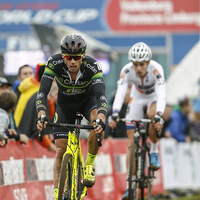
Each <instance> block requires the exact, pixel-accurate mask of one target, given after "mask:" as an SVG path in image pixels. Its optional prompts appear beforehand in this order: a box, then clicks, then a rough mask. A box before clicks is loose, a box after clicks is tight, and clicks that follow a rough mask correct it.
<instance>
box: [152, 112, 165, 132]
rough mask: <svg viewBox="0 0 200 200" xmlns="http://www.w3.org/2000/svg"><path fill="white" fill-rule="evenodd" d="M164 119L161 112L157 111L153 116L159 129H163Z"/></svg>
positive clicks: (156, 127)
mask: <svg viewBox="0 0 200 200" xmlns="http://www.w3.org/2000/svg"><path fill="white" fill-rule="evenodd" d="M164 122H165V121H164V119H163V118H162V116H161V114H159V113H157V114H156V115H155V116H154V118H153V124H154V128H155V129H156V130H157V131H159V130H161V129H162V127H163V124H164Z"/></svg>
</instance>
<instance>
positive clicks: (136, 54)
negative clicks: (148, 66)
mask: <svg viewBox="0 0 200 200" xmlns="http://www.w3.org/2000/svg"><path fill="white" fill-rule="evenodd" d="M151 57H152V52H151V49H150V47H149V46H148V45H147V44H145V43H143V42H138V43H136V44H134V45H133V46H132V47H131V48H130V50H129V52H128V59H129V60H130V61H132V62H143V61H149V60H150V59H151Z"/></svg>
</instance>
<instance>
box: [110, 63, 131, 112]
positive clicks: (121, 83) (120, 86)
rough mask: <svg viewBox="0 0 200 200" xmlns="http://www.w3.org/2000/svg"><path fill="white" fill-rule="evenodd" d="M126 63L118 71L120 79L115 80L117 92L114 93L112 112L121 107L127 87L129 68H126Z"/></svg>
mask: <svg viewBox="0 0 200 200" xmlns="http://www.w3.org/2000/svg"><path fill="white" fill-rule="evenodd" d="M127 67H129V66H128V65H125V66H124V67H123V68H122V70H121V73H120V79H119V80H118V81H117V92H116V94H115V99H114V102H113V108H112V109H113V113H119V111H120V110H121V108H122V105H123V102H124V98H125V96H126V92H127V89H128V84H129V83H128V76H127V74H128V73H129V70H128V69H127Z"/></svg>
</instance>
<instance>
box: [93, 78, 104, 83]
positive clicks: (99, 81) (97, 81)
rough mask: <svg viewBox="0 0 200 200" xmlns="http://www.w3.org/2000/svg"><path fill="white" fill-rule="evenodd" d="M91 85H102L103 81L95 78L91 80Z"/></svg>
mask: <svg viewBox="0 0 200 200" xmlns="http://www.w3.org/2000/svg"><path fill="white" fill-rule="evenodd" d="M92 83H93V85H94V84H97V83H103V79H102V78H96V79H94V80H93V82H92Z"/></svg>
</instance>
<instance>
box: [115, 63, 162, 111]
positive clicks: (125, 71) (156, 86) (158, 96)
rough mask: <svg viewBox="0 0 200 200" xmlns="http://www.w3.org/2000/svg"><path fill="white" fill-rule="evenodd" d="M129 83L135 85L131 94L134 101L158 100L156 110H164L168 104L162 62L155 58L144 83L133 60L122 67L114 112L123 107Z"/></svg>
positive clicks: (148, 68)
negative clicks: (135, 68) (134, 66)
mask: <svg viewBox="0 0 200 200" xmlns="http://www.w3.org/2000/svg"><path fill="white" fill-rule="evenodd" d="M129 84H132V85H133V86H132V89H131V94H130V96H131V97H132V98H131V99H132V100H133V101H135V100H137V101H138V102H142V101H140V100H144V99H146V101H145V104H146V103H148V102H150V101H151V103H152V102H153V101H157V108H156V112H161V113H163V112H164V109H165V104H166V97H165V79H164V73H163V69H162V66H161V65H160V64H158V63H157V62H156V61H153V60H151V61H150V63H149V65H148V67H147V73H146V76H145V77H144V79H143V83H142V81H141V79H140V77H139V76H138V75H137V74H136V73H135V70H134V68H133V63H132V62H130V63H128V64H126V65H125V66H124V67H123V68H122V70H121V73H120V79H119V81H118V88H117V92H116V96H115V101H114V103H113V112H119V110H120V109H121V107H122V104H123V101H124V97H125V94H126V91H127V88H128V85H129ZM135 109H137V108H135Z"/></svg>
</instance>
